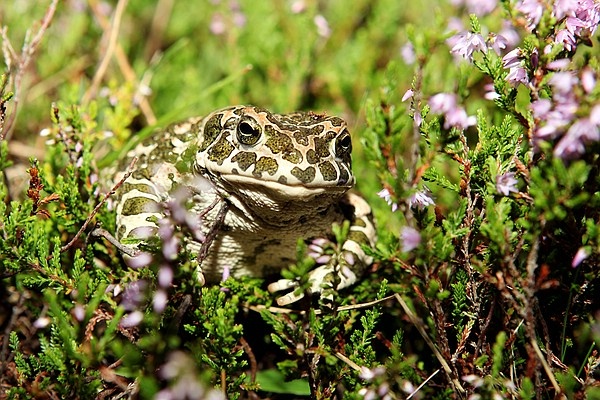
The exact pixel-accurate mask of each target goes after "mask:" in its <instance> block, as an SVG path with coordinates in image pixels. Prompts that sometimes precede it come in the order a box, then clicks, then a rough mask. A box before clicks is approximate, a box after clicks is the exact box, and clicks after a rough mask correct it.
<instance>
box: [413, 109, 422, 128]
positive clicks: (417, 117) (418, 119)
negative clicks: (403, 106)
mask: <svg viewBox="0 0 600 400" xmlns="http://www.w3.org/2000/svg"><path fill="white" fill-rule="evenodd" d="M413 120H414V121H415V124H417V126H421V123H422V122H423V116H422V115H421V112H420V111H415V114H414V115H413Z"/></svg>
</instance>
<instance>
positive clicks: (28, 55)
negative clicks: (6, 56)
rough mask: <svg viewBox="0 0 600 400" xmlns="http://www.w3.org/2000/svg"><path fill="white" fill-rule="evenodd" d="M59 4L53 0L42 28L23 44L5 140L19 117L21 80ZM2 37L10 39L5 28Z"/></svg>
mask: <svg viewBox="0 0 600 400" xmlns="http://www.w3.org/2000/svg"><path fill="white" fill-rule="evenodd" d="M57 5H58V0H52V3H50V5H49V6H48V9H47V10H46V14H44V18H42V23H41V25H40V28H39V29H38V31H37V32H36V33H35V35H34V36H33V38H32V39H31V41H30V42H29V43H27V42H25V43H24V45H23V51H22V53H21V56H20V60H19V66H18V67H17V72H16V74H15V76H14V81H13V82H14V85H13V87H14V96H13V100H12V101H13V104H14V108H13V112H12V113H11V115H10V117H9V118H8V121H7V123H6V126H5V128H4V130H3V131H2V132H0V140H4V139H7V140H8V139H9V138H10V134H11V133H12V130H13V128H14V122H15V119H16V118H17V111H18V107H19V100H20V93H21V81H22V79H23V76H24V75H25V71H26V70H27V66H28V65H29V63H30V62H31V61H32V59H33V55H34V54H35V52H36V50H37V48H38V46H39V45H40V43H41V42H42V38H43V37H44V34H45V33H46V30H47V29H48V27H49V26H50V23H51V22H52V18H53V17H54V13H55V12H56V6H57ZM2 37H3V41H4V42H6V41H7V40H8V38H7V37H6V31H5V30H4V29H3V34H2ZM5 46H7V45H5ZM5 46H3V49H7V48H10V47H5ZM13 52H14V51H13ZM13 55H14V54H13Z"/></svg>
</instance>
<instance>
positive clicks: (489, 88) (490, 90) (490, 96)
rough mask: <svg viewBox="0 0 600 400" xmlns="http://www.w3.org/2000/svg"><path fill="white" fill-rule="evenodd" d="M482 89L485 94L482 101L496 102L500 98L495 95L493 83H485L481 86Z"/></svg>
mask: <svg viewBox="0 0 600 400" xmlns="http://www.w3.org/2000/svg"><path fill="white" fill-rule="evenodd" d="M483 88H484V89H485V94H484V95H483V98H484V99H487V100H496V99H499V98H500V95H499V94H498V93H496V89H495V88H494V84H493V83H486V84H485V85H483Z"/></svg>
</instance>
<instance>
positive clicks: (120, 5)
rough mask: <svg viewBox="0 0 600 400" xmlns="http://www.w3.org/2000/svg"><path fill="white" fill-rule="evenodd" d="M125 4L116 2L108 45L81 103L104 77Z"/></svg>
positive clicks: (92, 95)
mask: <svg viewBox="0 0 600 400" xmlns="http://www.w3.org/2000/svg"><path fill="white" fill-rule="evenodd" d="M126 6H127V0H119V2H118V3H117V8H116V9H115V13H114V16H113V22H112V26H111V30H110V36H109V39H108V47H107V48H106V51H105V52H104V57H103V58H102V61H101V62H100V66H98V69H97V70H96V73H95V74H94V78H93V79H92V84H91V85H90V87H89V89H88V90H87V92H86V93H85V95H84V96H83V99H82V103H83V104H87V103H88V102H89V101H90V100H91V99H92V97H94V96H95V94H96V92H97V91H98V87H99V86H100V82H102V79H103V78H104V74H106V70H107V69H108V64H110V60H111V59H112V57H113V54H114V52H115V48H116V45H117V38H118V36H119V28H120V26H121V18H122V17H123V12H124V11H125V7H126Z"/></svg>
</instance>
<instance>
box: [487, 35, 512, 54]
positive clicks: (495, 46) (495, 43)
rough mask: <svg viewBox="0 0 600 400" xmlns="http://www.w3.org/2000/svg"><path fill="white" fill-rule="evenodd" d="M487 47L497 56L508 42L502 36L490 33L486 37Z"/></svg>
mask: <svg viewBox="0 0 600 400" xmlns="http://www.w3.org/2000/svg"><path fill="white" fill-rule="evenodd" d="M487 44H488V47H489V48H491V49H492V50H494V52H495V53H496V54H498V55H500V54H501V53H502V51H503V50H504V49H506V47H507V46H508V40H506V38H505V37H504V36H502V35H496V34H495V33H490V34H489V35H488V43H487Z"/></svg>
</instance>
